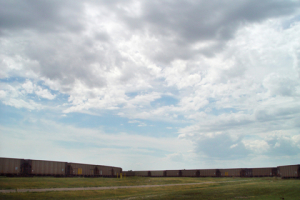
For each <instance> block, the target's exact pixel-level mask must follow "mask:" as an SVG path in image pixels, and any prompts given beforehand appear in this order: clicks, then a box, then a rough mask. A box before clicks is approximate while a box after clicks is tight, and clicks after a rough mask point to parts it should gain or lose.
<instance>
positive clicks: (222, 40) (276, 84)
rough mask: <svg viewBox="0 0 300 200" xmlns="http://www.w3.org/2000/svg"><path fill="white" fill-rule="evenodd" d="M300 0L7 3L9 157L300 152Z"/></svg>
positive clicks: (155, 164) (270, 157)
mask: <svg viewBox="0 0 300 200" xmlns="http://www.w3.org/2000/svg"><path fill="white" fill-rule="evenodd" d="M299 8H300V1H297V0H263V1H262V0H239V1H236V0H227V1H223V0H209V1H208V0H199V1H190V0H186V1H184V0H178V1H173V0H169V1H168V0H157V1H156V0H152V1H146V0H145V1H142V0H140V1H136V0H127V1H123V0H102V1H92V0H91V1H71V0H70V1H68V0H65V1H60V0H54V1H53V0H52V1H48V0H43V1H40V0H10V1H7V0H0V46H1V48H0V156H1V157H14V158H27V159H45V160H57V161H68V162H82V163H91V164H102V165H113V166H120V167H122V168H123V170H130V169H132V170H143V169H144V170H147V169H192V168H227V167H267V166H278V165H285V164H296V163H299V162H300V37H299V35H300V9H299Z"/></svg>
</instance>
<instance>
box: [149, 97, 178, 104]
mask: <svg viewBox="0 0 300 200" xmlns="http://www.w3.org/2000/svg"><path fill="white" fill-rule="evenodd" d="M178 103H179V100H178V99H176V98H174V97H172V96H162V97H161V98H159V99H156V100H155V101H152V102H151V106H154V107H156V106H158V107H160V106H170V105H174V106H175V105H177V104H178Z"/></svg>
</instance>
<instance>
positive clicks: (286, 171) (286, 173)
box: [278, 164, 300, 178]
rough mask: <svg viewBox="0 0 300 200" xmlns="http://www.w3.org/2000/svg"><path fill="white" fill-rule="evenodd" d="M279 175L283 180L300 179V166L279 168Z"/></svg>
mask: <svg viewBox="0 0 300 200" xmlns="http://www.w3.org/2000/svg"><path fill="white" fill-rule="evenodd" d="M278 175H279V176H281V177H282V178H300V164H298V165H285V166H278Z"/></svg>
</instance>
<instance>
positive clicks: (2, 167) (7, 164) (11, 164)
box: [0, 158, 22, 175]
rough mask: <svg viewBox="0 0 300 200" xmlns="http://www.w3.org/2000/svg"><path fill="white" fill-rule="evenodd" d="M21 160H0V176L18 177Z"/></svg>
mask: <svg viewBox="0 0 300 200" xmlns="http://www.w3.org/2000/svg"><path fill="white" fill-rule="evenodd" d="M21 160H22V159H17V158H0V174H1V175H20V173H21V169H20V167H21Z"/></svg>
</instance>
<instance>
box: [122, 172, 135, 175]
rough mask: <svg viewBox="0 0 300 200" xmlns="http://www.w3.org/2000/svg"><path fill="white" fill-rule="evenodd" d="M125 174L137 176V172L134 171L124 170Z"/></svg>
mask: <svg viewBox="0 0 300 200" xmlns="http://www.w3.org/2000/svg"><path fill="white" fill-rule="evenodd" d="M123 174H124V175H125V176H135V172H134V171H123Z"/></svg>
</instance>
